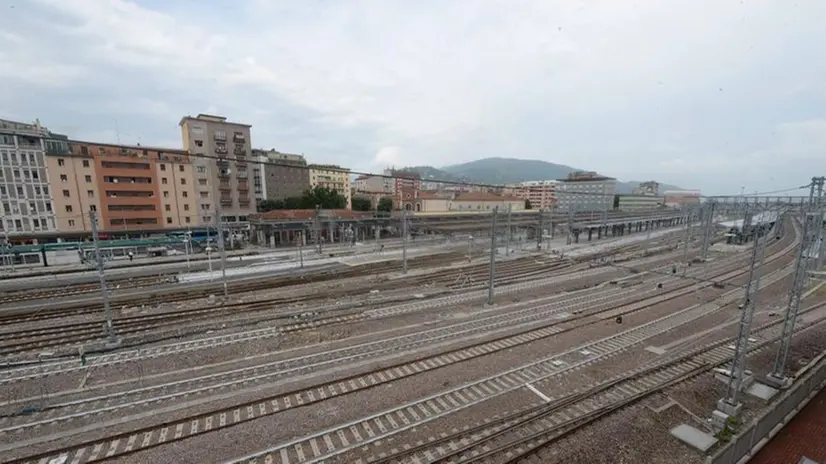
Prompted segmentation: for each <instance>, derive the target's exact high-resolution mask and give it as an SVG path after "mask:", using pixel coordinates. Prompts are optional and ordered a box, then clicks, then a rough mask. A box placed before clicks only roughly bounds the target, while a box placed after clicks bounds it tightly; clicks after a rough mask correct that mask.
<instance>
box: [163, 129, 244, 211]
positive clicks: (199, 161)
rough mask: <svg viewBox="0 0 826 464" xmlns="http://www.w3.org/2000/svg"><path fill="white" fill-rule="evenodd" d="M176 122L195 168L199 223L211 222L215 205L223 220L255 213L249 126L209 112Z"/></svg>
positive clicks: (185, 148)
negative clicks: (250, 163) (251, 181)
mask: <svg viewBox="0 0 826 464" xmlns="http://www.w3.org/2000/svg"><path fill="white" fill-rule="evenodd" d="M179 125H180V127H181V136H182V139H183V147H184V150H185V151H187V152H188V153H189V154H190V156H191V164H192V167H193V170H194V176H195V182H196V192H197V196H196V204H197V211H198V215H197V217H198V225H200V226H207V225H212V224H214V223H215V221H216V218H215V211H216V208H220V209H221V220H222V222H224V223H230V224H236V225H240V224H239V223H243V222H246V221H247V216H248V215H249V214H251V213H254V212H255V202H254V195H251V194H250V182H249V181H250V166H249V161H250V160H251V159H253V158H252V149H251V148H250V146H251V145H250V127H252V126H250V125H249V124H241V123H235V122H230V121H227V118H225V117H223V116H214V115H209V114H199V115H198V116H195V117H192V116H185V117H183V118H182V119H181V122H180V123H179Z"/></svg>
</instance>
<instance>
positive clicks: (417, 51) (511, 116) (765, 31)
mask: <svg viewBox="0 0 826 464" xmlns="http://www.w3.org/2000/svg"><path fill="white" fill-rule="evenodd" d="M823 17H826V2H821V1H818V0H803V1H798V2H796V3H795V4H788V3H787V2H781V1H779V0H761V1H749V2H736V1H731V2H720V1H714V0H694V1H690V0H683V1H673V2H661V1H656V0H633V1H626V2H616V1H610V0H597V1H592V2H587V3H583V2H572V1H567V0H518V1H502V0H476V1H466V0H453V1H443V0H423V1H419V2H413V3H411V2H406V1H403V0H354V1H350V2H294V1H287V0H280V1H264V0H246V1H240V2H236V3H234V4H232V6H231V7H230V6H229V4H227V3H223V2H206V3H203V4H202V5H200V6H199V8H197V9H193V8H191V5H189V3H187V2H157V1H155V0H144V1H137V2H133V1H127V0H72V1H70V2H69V1H65V0H64V1H60V0H35V1H33V2H26V3H22V2H21V4H20V5H16V8H14V9H8V10H6V11H4V14H3V15H0V30H2V31H3V33H2V34H3V35H2V37H4V38H5V40H3V41H2V43H3V44H2V45H0V62H3V63H4V66H3V67H2V68H0V79H2V80H3V82H4V84H5V85H4V86H3V87H4V88H2V89H0V108H4V111H5V112H8V113H7V114H13V115H20V114H28V115H29V116H28V117H27V118H24V119H33V118H34V117H40V118H41V120H43V121H44V123H46V124H47V125H50V126H52V127H59V126H63V127H70V126H72V127H74V126H77V123H78V121H84V123H85V124H89V125H95V126H96V127H88V128H83V129H77V130H78V131H80V132H81V133H84V134H95V133H100V134H108V132H107V131H110V130H111V127H112V125H113V124H112V121H113V120H115V119H117V121H118V125H119V126H120V127H121V131H122V132H124V133H130V134H134V137H140V138H141V139H142V140H143V141H144V143H150V142H149V141H150V140H158V141H163V140H176V138H177V137H179V132H178V128H177V121H178V119H179V118H180V116H183V115H185V114H196V113H198V112H207V111H208V112H211V113H215V112H217V113H220V114H223V115H226V116H227V117H229V118H230V119H231V120H236V121H242V122H246V123H250V124H252V125H253V135H252V139H253V143H254V144H255V145H257V146H262V147H274V148H278V149H281V150H284V151H293V152H303V153H305V154H307V156H309V157H310V158H311V159H313V160H315V161H319V162H331V163H337V164H342V165H347V166H350V167H352V168H354V169H371V168H374V167H375V166H377V165H378V164H382V163H388V164H395V165H397V166H399V165H405V164H411V165H412V164H432V165H437V166H438V165H445V164H453V163H457V162H462V161H469V160H472V159H477V158H481V157H488V156H510V157H523V158H532V159H544V160H547V161H552V162H557V163H561V164H567V165H572V166H576V167H582V168H586V169H594V170H599V171H601V172H605V173H607V174H611V175H616V176H620V177H623V178H634V179H641V178H655V179H657V180H660V181H663V182H668V183H674V184H678V185H685V186H688V187H698V188H702V189H705V190H707V191H716V192H720V191H726V190H729V189H730V188H731V186H732V185H738V184H741V183H742V181H740V180H736V177H737V176H742V175H743V172H744V170H743V165H744V163H750V164H749V166H758V165H759V166H761V168H760V169H766V168H767V167H769V166H770V167H772V169H777V170H779V171H772V172H771V173H769V172H763V173H760V172H759V171H758V170H757V169H758V168H754V169H755V172H754V174H753V180H750V182H754V183H763V184H766V187H767V188H769V189H771V188H774V187H778V188H782V187H784V186H783V185H779V186H775V185H774V184H776V183H778V182H780V180H777V179H784V180H785V179H787V178H792V177H794V176H797V175H798V170H797V168H796V167H795V166H794V164H795V162H793V161H792V160H795V159H797V160H798V161H799V158H795V157H801V156H802V157H805V160H808V162H812V161H817V160H818V158H817V157H818V156H819V157H820V158H819V159H823V155H824V153H823V150H824V147H826V145H824V144H823V143H822V142H823V139H822V135H823V132H822V129H821V128H820V124H822V120H823V118H824V114H823V110H822V108H824V107H826V106H825V105H826V84H824V81H823V79H822V76H824V75H826V62H824V61H823V60H822V59H821V56H820V55H821V52H820V50H819V45H818V44H820V43H823V42H824V41H826V31H824V30H823V28H822V25H821V19H822V18H823ZM818 121H820V122H818ZM792 151H793V153H792ZM753 158H760V159H763V160H764V161H761V162H760V163H757V164H755V162H754V161H753ZM749 160H752V161H749ZM782 160H789V162H788V163H784V162H782ZM772 163H773V164H772ZM718 173H719V174H718ZM750 175H751V174H750ZM771 179H775V180H771ZM735 190H738V191H739V185H738V187H737V188H736V189H735Z"/></svg>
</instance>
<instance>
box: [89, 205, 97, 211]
mask: <svg viewBox="0 0 826 464" xmlns="http://www.w3.org/2000/svg"><path fill="white" fill-rule="evenodd" d="M97 210H98V207H97V206H95V205H89V211H97Z"/></svg>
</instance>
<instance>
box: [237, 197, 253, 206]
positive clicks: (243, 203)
mask: <svg viewBox="0 0 826 464" xmlns="http://www.w3.org/2000/svg"><path fill="white" fill-rule="evenodd" d="M249 205H250V199H249V197H241V198H239V199H238V206H240V207H242V208H246V207H248V206H249Z"/></svg>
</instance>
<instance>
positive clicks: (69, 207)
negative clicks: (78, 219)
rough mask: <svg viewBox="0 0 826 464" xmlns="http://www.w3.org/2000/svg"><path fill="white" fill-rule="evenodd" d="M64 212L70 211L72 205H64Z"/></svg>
mask: <svg viewBox="0 0 826 464" xmlns="http://www.w3.org/2000/svg"><path fill="white" fill-rule="evenodd" d="M66 212H67V213H71V212H72V205H66Z"/></svg>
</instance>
